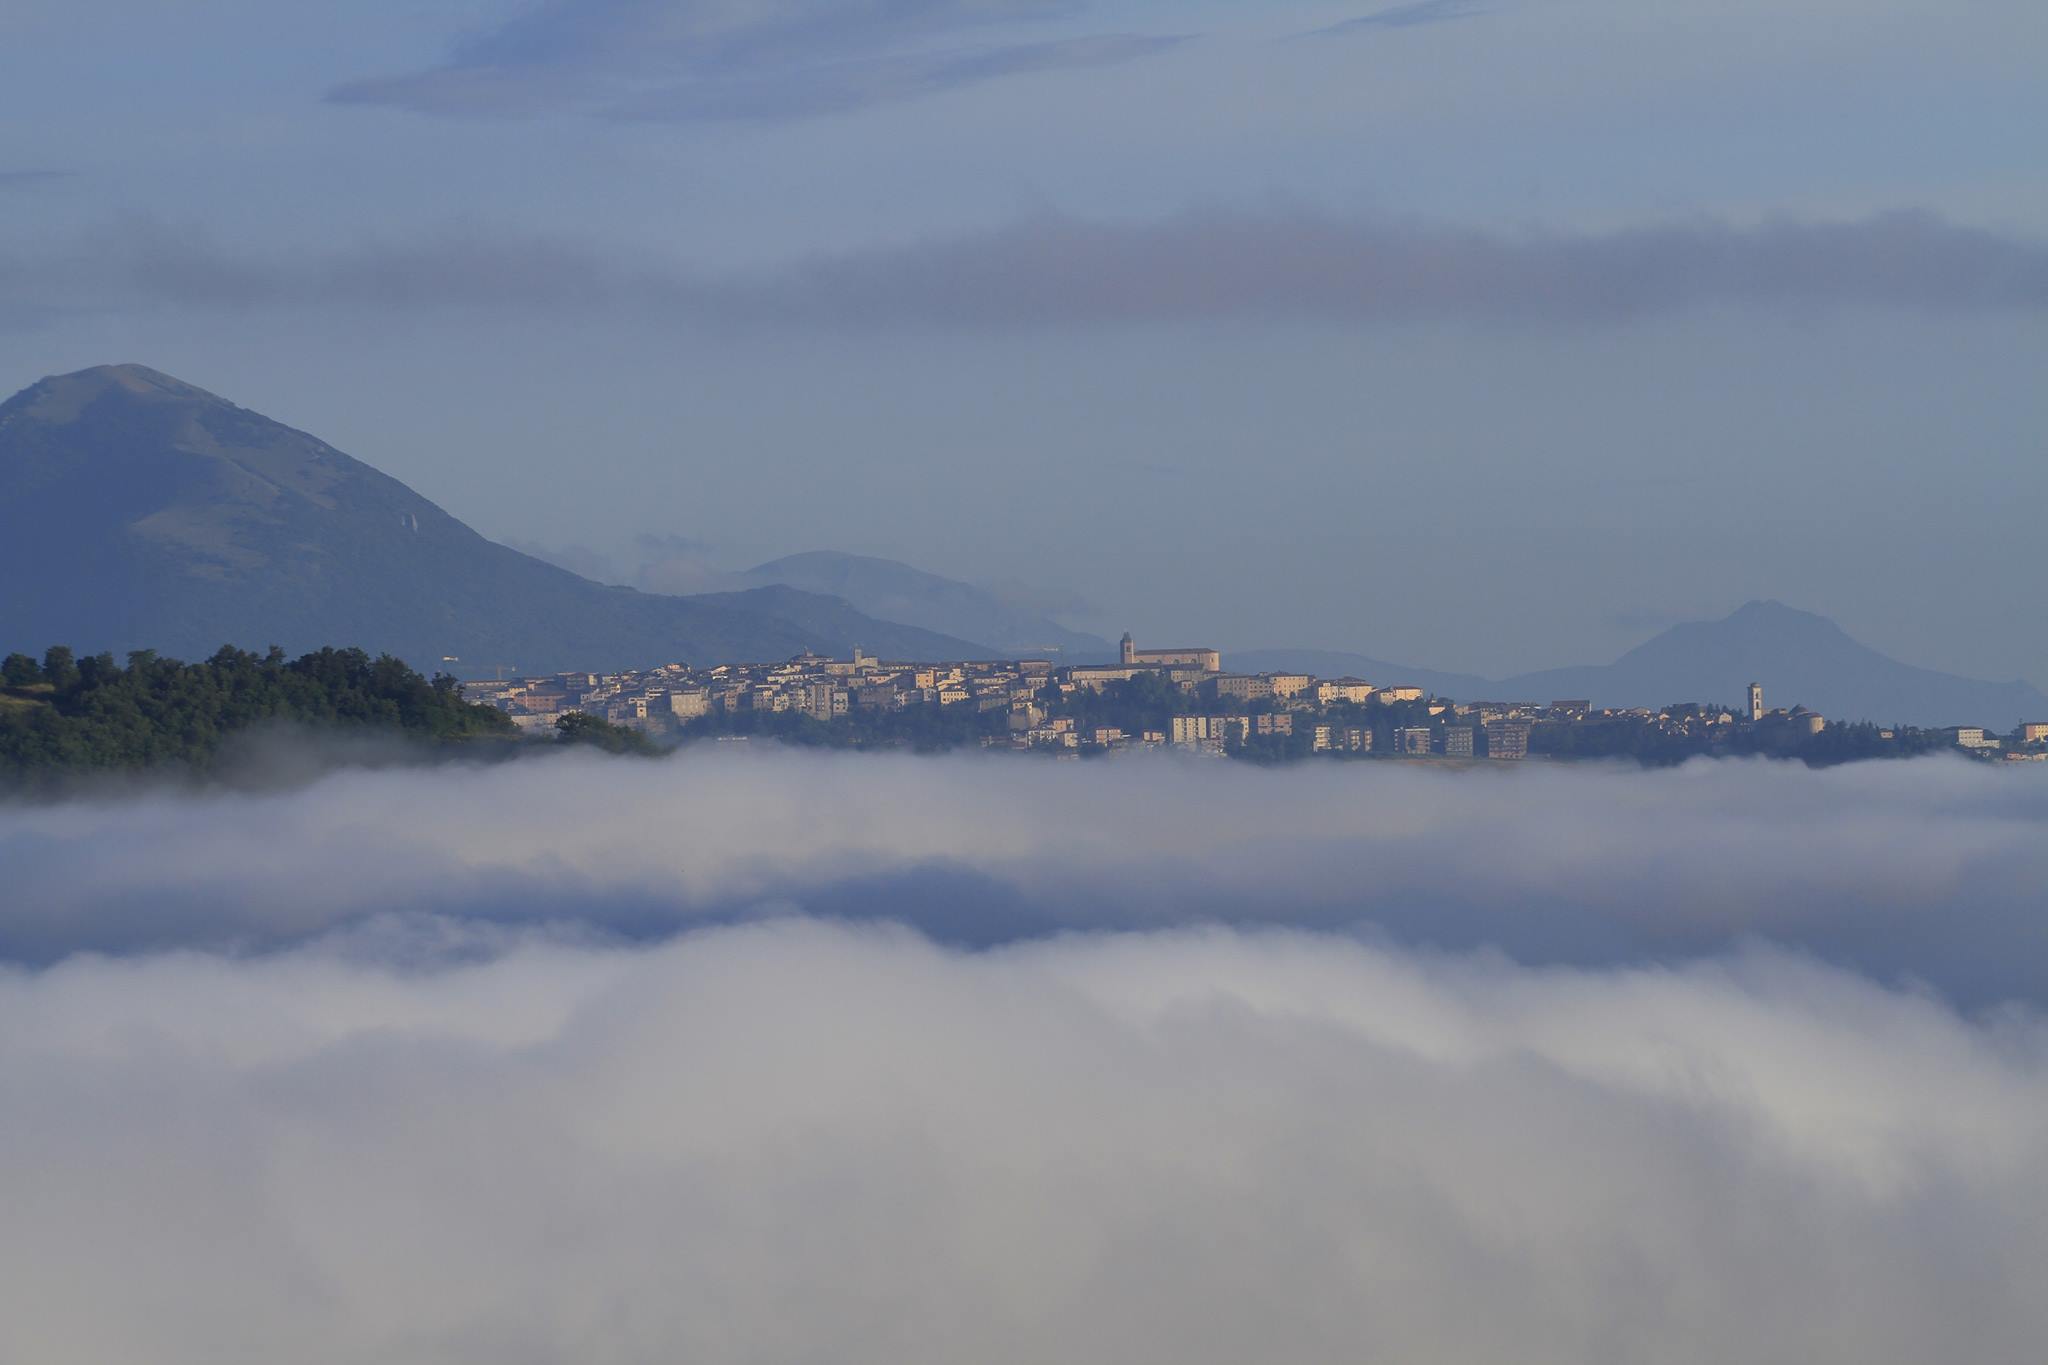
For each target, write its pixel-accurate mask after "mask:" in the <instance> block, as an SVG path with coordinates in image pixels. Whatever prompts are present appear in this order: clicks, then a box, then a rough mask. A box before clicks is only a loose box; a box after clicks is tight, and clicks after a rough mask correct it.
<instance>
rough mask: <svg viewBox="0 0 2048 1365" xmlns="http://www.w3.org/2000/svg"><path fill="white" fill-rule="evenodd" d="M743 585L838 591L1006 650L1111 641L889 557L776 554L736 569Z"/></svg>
mask: <svg viewBox="0 0 2048 1365" xmlns="http://www.w3.org/2000/svg"><path fill="white" fill-rule="evenodd" d="M734 577H735V578H736V579H737V580H738V581H739V582H741V583H744V584H747V585H768V584H782V585H786V586H788V587H792V588H801V589H803V590H804V591H806V592H814V593H829V594H831V595H832V596H835V597H843V598H845V599H846V600H847V601H848V602H851V603H852V604H853V605H854V606H855V607H857V608H858V609H860V610H861V611H864V612H866V613H867V614H868V615H870V616H879V617H881V618H883V619H884V620H888V621H902V622H904V623H905V624H907V625H914V626H921V627H923V628H924V629H926V630H935V631H938V632H940V633H941V634H944V635H963V636H966V637H968V638H970V639H975V640H983V641H986V642H987V643H989V644H990V645H993V646H994V647H995V648H996V649H997V651H998V652H999V653H1001V654H1003V655H1006V656H1014V657H1028V656H1041V657H1052V658H1057V659H1062V660H1081V661H1090V660H1099V659H1109V658H1111V657H1113V656H1114V655H1115V654H1116V647H1115V646H1114V645H1112V644H1110V642H1109V641H1107V640H1105V639H1103V638H1101V637H1100V636H1097V635H1086V634H1083V633H1081V632H1080V631H1074V630H1068V629H1067V628H1066V627H1065V626H1062V625H1060V624H1059V623H1058V622H1057V621H1053V620H1051V619H1049V618H1048V617H1045V616H1041V615H1038V614H1037V613H1035V612H1029V611H1023V610H1020V609H1019V608H1017V607H1015V606H1012V605H1011V604H1010V603H1008V602H1006V601H1004V600H1003V599H1002V598H1001V597H999V596H997V595H996V594H995V593H993V592H990V591H989V590H988V589H986V588H977V587H975V586H973V585H972V584H969V583H962V582H959V581H957V580H955V579H951V578H942V577H940V576H939V575H938V574H934V573H927V572H925V571H924V570H923V569H916V568H912V567H911V566H910V565H908V564H899V563H897V562H896V561H895V560H893V559H873V558H870V557H868V556H866V555H849V554H841V553H839V552H837V551H834V550H813V551H810V552H808V553H805V554H796V555H789V556H787V557H786V558H783V559H777V560H773V561H771V562H769V563H767V564H762V565H759V566H757V567H755V568H752V569H749V570H747V571H746V572H745V573H743V574H738V575H735V576H734Z"/></svg>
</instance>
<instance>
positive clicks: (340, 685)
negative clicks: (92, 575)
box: [0, 645, 512, 787]
mask: <svg viewBox="0 0 2048 1365" xmlns="http://www.w3.org/2000/svg"><path fill="white" fill-rule="evenodd" d="M0 685H4V687H0V785H4V786H7V787H19V786H22V785H26V784H28V783H31V782H33V781H35V780H37V779H39V778H47V777H51V776H58V775H64V774H76V773H86V772H108V771H139V770H142V769H146V768H161V767H167V766H174V767H182V768H184V769H187V770H189V771H192V772H195V773H205V772H207V771H210V770H211V769H212V768H213V767H214V765H215V763H216V762H217V761H218V759H219V758H220V756H221V753H222V748H223V745H224V743H225V742H226V741H227V740H228V739H229V737H231V736H233V735H235V734H236V733H238V732H240V731H245V730H249V729H251V728H252V727H256V726H260V725H264V724H266V723H291V724H295V725H299V726H304V727H309V728H312V729H314V730H320V731H327V732H332V733H352V734H363V733H370V732H378V733H388V734H393V735H400V736H404V737H407V738H410V739H414V740H420V741H424V742H427V743H430V744H434V745H440V746H447V745H454V744H465V743H471V742H474V741H478V740H501V739H502V740H508V739H510V737H511V734H512V726H511V723H510V722H509V721H508V720H506V718H505V717H504V716H503V715H501V714H499V713H498V712H497V711H495V710H493V709H491V708H490V707H487V706H478V705H475V704H474V703H471V702H467V701H464V700H463V698H462V694H461V692H460V691H459V690H458V689H457V686H456V682H455V679H453V678H450V677H446V676H440V677H435V678H431V679H429V678H426V677H423V676H421V675H420V674H419V673H417V672H415V671H414V670H413V669H412V668H410V667H408V666H407V665H406V664H405V663H404V662H402V661H401V660H398V659H394V658H392V657H391V656H389V655H382V656H379V657H376V658H372V657H371V656H370V655H369V654H367V653H365V652H364V651H363V650H360V649H321V650H317V651H315V652H313V653H311V654H307V655H304V656H302V657H300V658H297V659H292V660H287V659H286V658H285V656H284V652H283V651H282V650H278V649H272V650H271V651H270V652H269V653H268V654H252V653H248V652H246V651H244V650H239V649H232V648H224V649H222V650H220V651H219V652H218V653H216V654H215V655H214V656H213V657H212V658H210V659H208V660H206V661H205V662H204V663H182V662H180V661H179V660H176V659H169V658H162V657H159V656H158V655H156V654H154V653H152V652H150V651H148V650H143V651H139V652H136V653H133V654H130V655H129V656H128V658H127V662H126V663H125V664H121V663H117V662H116V661H115V659H114V657H113V655H111V654H99V655H88V656H86V657H84V658H77V657H74V655H73V653H72V651H71V650H70V649H68V648H65V647H64V646H61V645H59V646H55V647H52V648H51V649H49V650H48V651H47V652H45V653H44V655H43V657H42V659H41V660H40V661H38V660H36V659H34V658H31V657H30V656H28V655H26V654H10V655H8V656H7V659H6V661H5V663H4V664H0Z"/></svg>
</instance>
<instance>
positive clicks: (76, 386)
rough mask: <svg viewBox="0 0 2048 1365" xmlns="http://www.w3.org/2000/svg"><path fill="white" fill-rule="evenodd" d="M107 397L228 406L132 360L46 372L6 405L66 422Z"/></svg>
mask: <svg viewBox="0 0 2048 1365" xmlns="http://www.w3.org/2000/svg"><path fill="white" fill-rule="evenodd" d="M108 398H114V399H116V400H128V401H140V402H145V403H150V402H163V401H173V402H179V403H188V404H189V403H206V404H219V405H221V406H223V407H227V406H231V405H230V404H229V403H228V402H227V401H226V400H225V399H222V398H219V397H216V396H215V395H213V394H211V393H208V392H207V391H206V390H205V389H202V388H199V387H197V386H196V385H192V384H187V383H186V382H185V381H184V380H182V379H178V378H176V377H174V376H172V375H168V374H165V373H164V372H163V371H162V370H153V369H151V368H150V367H149V366H147V365H136V364H132V363H130V364H122V365H94V366H92V367H91V368H90V369H84V370H73V371H72V372H71V373H69V374H53V375H50V376H48V377H47V378H45V379H43V380H42V381H41V382H40V383H37V384H35V385H32V386H31V387H29V388H27V389H25V390H23V391H22V392H21V393H20V394H19V395H17V397H16V398H15V400H14V401H13V402H10V403H9V404H8V406H9V407H13V406H15V404H16V403H19V404H20V405H21V411H22V412H24V414H25V415H27V416H29V417H33V418H36V419H38V420H40V421H45V422H69V421H72V420H74V419H75V418H77V417H78V416H79V415H80V414H81V413H83V412H84V411H85V409H86V408H88V407H90V406H92V405H93V404H95V403H98V402H101V401H103V400H105V399H108Z"/></svg>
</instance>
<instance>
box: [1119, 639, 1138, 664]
mask: <svg viewBox="0 0 2048 1365" xmlns="http://www.w3.org/2000/svg"><path fill="white" fill-rule="evenodd" d="M1117 657H1118V658H1119V659H1121V660H1122V661H1123V666H1124V667H1125V668H1129V667H1130V666H1131V665H1132V664H1134V663H1136V662H1138V645H1137V642H1136V641H1134V640H1133V639H1131V633H1130V632H1129V631H1125V632H1124V638H1123V640H1122V641H1121V642H1120V643H1119V644H1118V645H1117Z"/></svg>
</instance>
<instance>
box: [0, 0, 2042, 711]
mask: <svg viewBox="0 0 2048 1365" xmlns="http://www.w3.org/2000/svg"><path fill="white" fill-rule="evenodd" d="M2044 45H2048V12H2044V11H2043V10H2042V8H2041V7H2040V6H2039V5H2037V4H2032V3H2028V2H2027V0H1984V2H1983V3H1977V4H1972V5H1970V6H1967V7H1961V8H1959V7H1958V6H1956V5H1954V4H1952V3H1942V2H1941V0H1854V2H1853V3H1852V2H1851V0H1801V2H1800V3H1795V4H1789V5H1788V4H1783V3H1775V4H1766V3H1763V0H1728V2H1727V3H1722V4H1716V5H1711V6H1704V5H1703V6H1686V7H1674V6H1646V5H1642V4H1639V3H1633V2H1632V0H1396V2H1395V3H1390V4H1383V5H1378V6H1375V5H1373V4H1370V3H1359V4H1336V3H1322V0H1313V2H1308V0H1304V2H1302V3H1296V2H1295V0H1262V2H1261V3H1259V4H1247V3H1236V4H1224V3H1203V2H1202V0H1185V2H1183V3H1171V4H1169V3H1164V0H847V3H840V4H832V5H817V4H800V3H796V2H795V0H522V2H519V3H501V2H499V0H451V2H450V3H433V2H432V0H427V2H424V3H422V2H419V0H409V2H408V3H404V4H400V3H396V2H395V0H363V3H358V4H352V5H348V6H322V7H314V6H304V5H293V6H280V5H276V4H274V3H258V2H257V0H193V3H190V4H185V5H180V6H177V7H175V9H170V8H167V7H164V6H162V5H157V4H144V3H140V2H139V0H84V2H83V3H79V2H78V0H65V2H64V3H57V0H13V3H10V4H9V5H8V6H6V8H5V12H4V13H0V90H4V91H5V92H6V93H5V94H4V95H0V103H4V107H6V108H7V109H8V110H9V112H10V113H11V114H12V115H13V116H12V117H8V118H0V389H5V390H12V389H14V388H18V387H22V386H25V385H26V384H28V383H30V382H33V381H34V380H35V379H37V378H39V377H40V376H42V375H45V374H49V373H56V372H62V371H66V370H70V369H76V368H81V367H84V366H87V365H91V364H98V363H107V362H117V361H135V362H140V363H144V364H148V365H151V366H154V367H156V368H158V369H161V370H164V371H167V372H169V373H172V374H174V375H177V376H178V377H180V378H183V379H186V380H188V381H190V382H193V383H196V384H199V385H201V386H202V387H205V388H208V389H211V390H213V391H214V392H217V393H220V394H222V395H223V396H225V397H228V398H230V399H232V400H234V401H236V402H239V403H242V404H244V405H246V406H249V407H253V408H256V409H258V410H261V411H263V412H266V413H268V414H269V415H271V416H274V417H277V418H279V419H280V420H283V421H286V422H289V423H291V424H293V425H295V426H299V427H301V428H304V429H307V430H310V431H312V432H314V433H316V434H318V435H320V436H321V437H323V438H325V439H327V440H329V441H331V442H333V443H334V444H336V445H338V446H340V447H341V448H342V449H344V450H347V451H348V452H350V453H351V454H353V455H356V456H357V457H359V458H362V459H364V460H367V461H369V462H370V463H372V464H374V465H376V466H378V467H379V468H381V469H384V470H386V471H387V472H389V473H391V474H393V475H396V476H397V477H399V478H401V479H403V480H405V481H406V482H408V483H410V484H412V485H413V486H414V487H416V488H417V489H419V490H420V491H421V492H423V493H425V494H426V495H427V496H429V497H432V498H434V499H435V500H436V501H438V502H440V503H441V504H442V505H444V506H446V507H447V508H448V509H449V510H451V511H452V512H454V513H455V514H456V515H458V516H460V517H462V518H463V519H465V520H467V521H468V522H470V523H471V524H472V525H474V526H476V527H477V528H478V529H479V530H482V531H483V532H485V533H486V534H488V535H492V536H495V537H499V538H504V539H509V540H516V541H518V542H520V543H522V544H528V545H542V546H553V547H571V546H580V547H584V548H585V549H587V550H589V551H593V552H595V553H597V554H601V555H606V556H610V557H612V558H613V559H614V560H615V561H618V562H622V563H623V562H630V559H631V556H632V554H633V547H634V546H635V545H636V544H637V543H640V540H641V538H642V537H659V538H668V537H683V538H685V539H687V540H689V541H692V542H695V543H697V544H699V545H701V546H702V547H703V552H704V553H705V554H706V555H707V556H708V557H710V558H712V559H713V560H715V561H716V562H718V563H719V564H720V565H721V566H723V567H729V568H742V567H746V566H747V565H750V564H752V563H755V562H759V561H762V560H766V559H769V558H772V557H775V556H779V555H782V554H787V553H792V552H797V551H803V550H811V549H843V550H849V551H854V552H858V553H867V554H878V555H883V556H886V557H890V558H897V559H902V560H905V561H908V562H910V563H913V564H916V565H918V566H919V567H922V568H926V569H929V570H932V571H935V572H940V573H945V574H948V575H950V576H954V577H958V578H963V579H968V580H971V581H976V582H1004V583H1012V584H1025V585H1031V586H1032V587H1033V588H1035V589H1037V590H1038V591H1039V592H1040V593H1042V594H1043V595H1045V596H1047V597H1048V598H1056V599H1066V600H1076V599H1078V600H1079V601H1081V602H1083V603H1085V604H1086V606H1085V610H1083V611H1082V612H1080V613H1079V614H1076V615H1073V616H1071V617H1070V621H1071V623H1072V624H1075V625H1078V626H1081V627H1083V628H1089V629H1094V630H1097V631H1099V632H1102V633H1106V634H1110V635H1114V634H1115V633H1117V632H1119V631H1121V630H1123V629H1126V628H1129V629H1133V630H1135V631H1136V632H1137V633H1138V635H1139V636H1140V638H1141V640H1144V639H1153V640H1159V641H1165V640H1167V639H1168V637H1171V641H1172V642H1174V643H1183V642H1185V643H1204V644H1213V645H1216V646H1219V647H1225V648H1251V647H1283V646H1285V647H1318V648H1330V649H1348V650H1355V651H1358V652H1362V653H1367V654H1371V655H1373V656H1375V657H1380V658H1387V659H1393V660H1397V661H1402V662H1408V663H1413V664H1417V665H1423V666H1430V667H1435V668H1442V669H1456V670H1463V671H1472V672H1481V673H1488V674H1493V675H1496V676H1497V675H1502V674H1506V673H1510V672H1518V671H1525V670H1529V669H1535V668H1542V667H1550V666H1561V665H1569V664H1576V663H1586V662H1603V661H1605V660H1607V659H1610V658H1612V657H1613V656H1614V655H1616V654H1618V653H1619V652H1621V651H1622V650H1623V649H1626V648H1627V647H1629V646H1631V645H1633V644H1635V643H1637V642H1639V641H1640V640H1641V639H1643V638H1645V637H1646V636H1647V635H1649V634H1651V633H1653V632H1654V631H1655V630H1657V629H1659V628H1661V627H1662V626H1664V625H1667V624H1670V623H1673V622H1675V621H1679V620H1686V619H1697V618H1701V617H1708V616H1718V615H1721V614H1724V613H1725V612H1727V611H1728V610H1730V609H1732V608H1734V607H1735V606H1737V605H1739V604H1740V603H1742V602H1744V601H1747V600H1750V599H1753V598H1777V599H1781V600H1784V601H1786V602H1789V603H1792V604H1794V605H1797V606H1800V607H1803V608H1806V609H1809V610H1813V611H1818V612H1820V613H1822V614H1824V615H1828V616H1831V617H1833V618H1834V619H1836V620H1837V621H1839V622H1840V623H1841V624H1842V625H1843V626H1844V627H1845V628H1846V629H1848V630H1849V631H1850V633H1851V634H1853V635H1855V636H1857V637H1858V638H1859V639H1862V640H1864V641H1865V642H1867V643H1869V644H1872V645H1874V646H1876V647H1878V648H1880V649H1882V650H1885V651H1886V652H1888V653H1891V654H1894V655H1896V656H1898V657H1900V658H1903V659H1905V660H1907V661H1909V662H1913V663H1919V664H1924V665H1929V666H1935V667H1940V668H1944V669H1947V670H1950V671H1955V672H1961V673H1967V674H1972V675H1975V676H1980V677H1987V678H1994V679H2000V680H2004V679H2010V678H2013V677H2017V676H2028V677H2030V678H2031V679H2032V680H2034V681H2035V682H2037V683H2039V682H2042V681H2043V680H2048V632H2044V631H2042V629H2041V628H2040V624H2039V623H2040V609H2039V604H2038V584H2039V583H2040V582H2042V581H2043V580H2044V578H2048V537H2044V536H2042V535H2041V534H2040V533H2039V525H2038V520H2039V509H2040V507H2041V506H2042V504H2043V500H2044V498H2048V450H2044V448H2043V443H2044V436H2043V432H2044V431H2048V422H2044V420H2043V419H2044V418H2048V398H2044V396H2043V395H2044V393H2048V385H2044V384H2043V383H2042V375H2043V372H2044V370H2048V364H2044V361H2048V169H2044V167H2043V164H2042V161H2041V158H2040V156H2039V145H2038V144H2039V139H2038V136H2037V134H2036V133H2035V130H2037V129H2038V128H2040V127H2042V126H2044V125H2048V90H2044V87H2043V84H2042V82H2041V81H2040V79H2039V61H2038V57H2037V55H2036V54H2038V53H2039V52H2040V51H2042V50H2043V48H2044Z"/></svg>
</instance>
